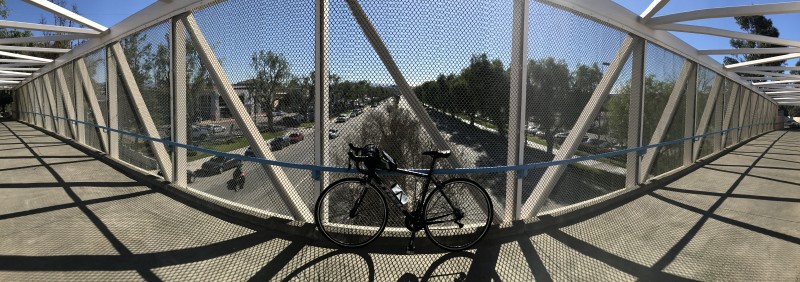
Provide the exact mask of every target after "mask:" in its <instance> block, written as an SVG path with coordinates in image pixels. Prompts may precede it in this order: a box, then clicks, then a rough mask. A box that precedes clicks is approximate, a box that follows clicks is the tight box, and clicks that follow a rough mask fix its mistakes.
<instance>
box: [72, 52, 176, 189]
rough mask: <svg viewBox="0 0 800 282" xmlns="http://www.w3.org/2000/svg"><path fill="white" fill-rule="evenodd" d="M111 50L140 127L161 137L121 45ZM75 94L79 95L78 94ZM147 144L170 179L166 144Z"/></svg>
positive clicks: (150, 142)
mask: <svg viewBox="0 0 800 282" xmlns="http://www.w3.org/2000/svg"><path fill="white" fill-rule="evenodd" d="M111 51H112V52H113V53H114V59H115V60H116V61H117V70H118V71H119V72H120V74H121V75H122V76H121V77H122V83H123V84H124V86H125V90H127V92H128V97H130V99H131V106H132V108H133V111H134V113H136V117H137V118H139V122H140V123H141V124H142V127H144V130H145V134H147V136H149V137H152V138H156V139H161V136H160V135H159V133H158V130H157V129H156V125H155V123H154V122H153V118H152V117H151V116H150V111H148V110H147V104H146V103H145V102H144V99H143V98H142V93H141V92H140V91H139V85H137V84H136V80H135V78H134V77H133V72H132V71H131V68H130V66H129V65H128V60H127V59H126V57H125V52H123V51H122V47H121V46H120V44H119V43H114V44H113V45H111ZM109 79H111V78H109ZM76 85H77V83H76ZM76 96H77V97H81V96H80V95H76ZM79 105H80V104H79ZM149 144H150V148H151V149H152V150H153V154H154V155H155V158H156V161H158V165H159V169H160V170H161V173H163V174H164V178H165V179H167V180H172V162H170V158H169V155H168V154H167V149H166V146H164V143H161V142H157V141H149Z"/></svg>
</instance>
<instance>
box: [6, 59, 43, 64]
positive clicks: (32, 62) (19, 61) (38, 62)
mask: <svg viewBox="0 0 800 282" xmlns="http://www.w3.org/2000/svg"><path fill="white" fill-rule="evenodd" d="M0 63H12V64H27V65H44V64H48V63H50V62H42V61H34V60H26V59H0Z"/></svg>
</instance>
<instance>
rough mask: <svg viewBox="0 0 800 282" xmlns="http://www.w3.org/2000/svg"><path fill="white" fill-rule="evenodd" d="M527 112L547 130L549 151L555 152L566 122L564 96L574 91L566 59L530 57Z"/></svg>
mask: <svg viewBox="0 0 800 282" xmlns="http://www.w3.org/2000/svg"><path fill="white" fill-rule="evenodd" d="M526 80H527V84H528V85H527V89H528V93H527V95H528V99H527V104H528V105H527V106H528V113H527V116H528V117H530V119H531V120H532V121H533V122H534V123H537V124H538V125H539V130H541V131H543V132H544V133H545V135H544V139H545V141H546V142H547V153H550V154H552V153H553V146H554V143H555V142H554V141H555V140H554V138H553V137H554V135H555V133H556V131H558V130H561V129H562V127H563V125H564V123H563V122H562V119H561V118H560V115H561V113H563V112H564V110H565V108H566V107H572V106H573V105H566V104H565V103H564V100H565V99H564V97H565V96H566V95H570V81H571V75H570V72H569V68H568V67H567V63H566V62H565V61H564V60H559V61H556V60H555V59H554V58H552V57H548V58H546V59H541V60H530V61H528V76H527V79H526Z"/></svg>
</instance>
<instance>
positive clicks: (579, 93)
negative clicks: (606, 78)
mask: <svg viewBox="0 0 800 282" xmlns="http://www.w3.org/2000/svg"><path fill="white" fill-rule="evenodd" d="M602 78H603V72H602V71H601V70H600V67H599V66H598V65H597V63H595V64H592V65H591V66H587V65H583V64H581V65H578V68H577V69H576V70H575V73H574V75H573V78H572V84H571V85H570V88H571V91H570V92H569V93H570V95H569V96H567V97H566V98H567V100H566V101H563V103H564V104H571V105H574V106H573V107H571V108H569V109H565V110H564V111H562V115H561V116H562V117H563V121H562V124H564V125H572V124H575V122H576V121H577V120H578V117H580V115H581V113H582V111H583V106H584V105H586V103H588V102H589V99H590V98H591V97H592V94H593V93H594V89H595V88H597V84H599V83H600V80H601V79H602Z"/></svg>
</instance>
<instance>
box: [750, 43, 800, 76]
mask: <svg viewBox="0 0 800 282" xmlns="http://www.w3.org/2000/svg"><path fill="white" fill-rule="evenodd" d="M798 49H800V48H798ZM798 51H800V50H798ZM735 71H774V72H781V71H800V67H773V66H750V67H738V68H736V70H735Z"/></svg>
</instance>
